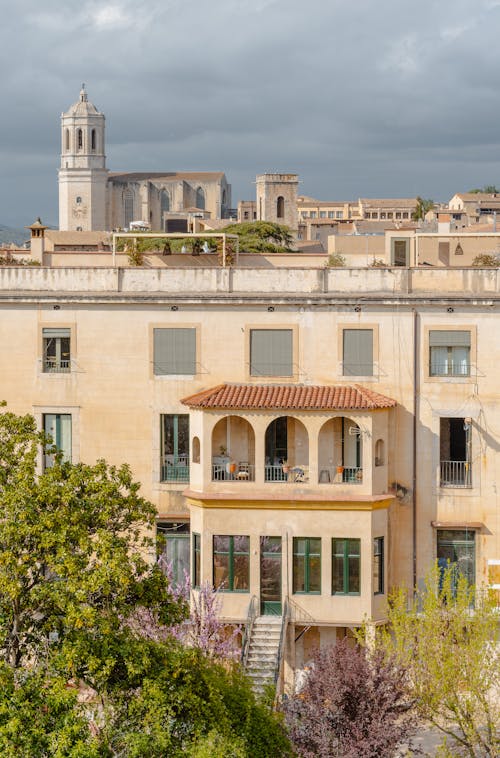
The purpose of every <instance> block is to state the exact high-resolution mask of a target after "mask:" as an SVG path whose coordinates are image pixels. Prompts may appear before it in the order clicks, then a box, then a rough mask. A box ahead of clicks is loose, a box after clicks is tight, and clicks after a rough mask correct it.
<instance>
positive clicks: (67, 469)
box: [0, 412, 289, 758]
mask: <svg viewBox="0 0 500 758" xmlns="http://www.w3.org/2000/svg"><path fill="white" fill-rule="evenodd" d="M45 452H48V453H50V455H51V458H52V459H53V465H52V466H50V467H48V468H46V470H45V471H44V472H43V473H39V472H38V471H37V465H36V464H37V460H38V458H39V456H40V455H41V454H43V453H45ZM139 488H140V485H139V484H138V483H137V482H134V481H133V479H132V476H131V472H130V469H129V468H128V467H127V466H126V465H123V466H119V467H114V466H109V465H108V464H106V462H105V461H98V462H97V463H96V464H95V465H93V466H89V465H86V464H75V465H73V464H70V463H64V462H63V461H62V459H61V455H60V454H58V453H57V452H56V451H55V449H54V447H53V446H52V445H51V441H50V440H49V439H47V437H46V436H45V435H44V434H43V433H41V432H39V431H37V429H36V424H35V420H34V419H33V417H31V416H29V415H28V416H16V415H15V414H12V413H6V412H4V413H0V754H1V755H2V756H6V757H7V758H11V757H12V758H32V756H37V755H40V756H42V755H47V756H57V758H63V756H64V758H68V756H71V757H72V758H97V757H99V758H108V757H109V758H111V757H112V756H123V758H125V757H126V758H142V757H143V756H144V755H148V756H149V757H150V758H163V756H165V755H168V756H173V757H175V756H184V755H189V754H190V750H191V747H193V746H194V745H197V749H198V752H200V751H201V750H203V749H205V748H206V744H204V738H205V737H207V735H208V734H209V733H211V732H214V734H215V735H216V737H215V736H214V739H216V738H217V739H216V741H218V743H220V744H224V742H226V744H227V745H228V746H231V749H232V750H233V748H234V750H233V751H236V750H239V749H240V748H241V746H242V745H243V747H244V750H245V754H248V755H250V754H251V749H252V748H251V746H252V744H253V741H254V740H256V744H257V745H258V750H259V753H258V754H259V755H262V756H263V758H267V757H269V758H271V757H273V758H274V756H282V755H287V754H288V752H289V745H288V741H287V738H286V736H285V734H284V731H283V728H282V725H281V723H280V721H279V719H278V718H277V717H276V716H275V714H273V713H272V711H271V710H270V709H269V708H266V707H265V706H264V705H262V704H260V703H258V702H257V701H256V699H255V697H254V695H253V693H252V690H251V686H250V684H249V682H248V681H247V679H246V677H244V675H243V674H242V673H241V672H240V671H239V669H238V667H237V666H236V665H229V664H225V665H221V664H218V663H216V662H214V660H213V659H211V658H210V657H209V656H208V655H207V654H206V653H205V651H203V650H201V649H200V648H199V647H198V648H194V647H192V648H188V647H185V646H184V645H182V644H181V643H180V642H178V641H177V640H176V639H174V637H173V636H172V634H170V633H169V634H166V635H165V636H164V637H158V638H155V639H152V638H150V637H149V636H148V635H145V634H144V633H143V630H142V629H137V625H136V623H135V622H136V620H137V618H141V614H142V616H144V614H146V615H147V616H148V617H150V618H152V619H154V622H155V624H156V626H157V627H159V628H171V627H175V626H178V625H179V624H180V622H181V621H182V620H183V619H185V618H186V616H187V604H186V602H185V601H184V600H183V599H182V597H180V596H179V595H178V593H176V592H175V591H173V590H172V589H171V588H170V586H169V581H168V578H167V577H166V576H165V575H164V573H163V572H162V571H161V569H160V567H159V566H158V565H157V564H156V562H154V561H151V560H150V558H151V556H153V555H154V544H153V540H152V537H151V533H152V527H153V524H154V519H155V509H154V507H153V505H152V504H151V503H148V502H147V501H145V500H144V499H143V498H141V497H140V495H139ZM233 737H234V739H233ZM207 739H208V737H207ZM205 743H206V740H205ZM242 749H243V748H242Z"/></svg>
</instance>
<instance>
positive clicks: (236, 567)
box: [213, 535, 250, 592]
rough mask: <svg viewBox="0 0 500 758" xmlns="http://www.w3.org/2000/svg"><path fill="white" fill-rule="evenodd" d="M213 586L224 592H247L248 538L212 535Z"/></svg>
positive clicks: (248, 574) (248, 571)
mask: <svg viewBox="0 0 500 758" xmlns="http://www.w3.org/2000/svg"><path fill="white" fill-rule="evenodd" d="M213 546H214V587H216V588H218V587H222V589H223V590H225V591H226V592H248V587H249V577H250V538H249V537H247V536H244V535H237V536H232V535H231V536H214V541H213Z"/></svg>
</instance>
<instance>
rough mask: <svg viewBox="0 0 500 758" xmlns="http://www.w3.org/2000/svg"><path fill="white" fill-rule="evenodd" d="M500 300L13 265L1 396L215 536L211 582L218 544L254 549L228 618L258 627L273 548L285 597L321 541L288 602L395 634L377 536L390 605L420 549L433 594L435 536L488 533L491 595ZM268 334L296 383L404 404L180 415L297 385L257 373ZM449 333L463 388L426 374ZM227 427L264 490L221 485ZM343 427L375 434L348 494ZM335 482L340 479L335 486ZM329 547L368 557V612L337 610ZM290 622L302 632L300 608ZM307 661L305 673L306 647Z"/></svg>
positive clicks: (392, 288)
mask: <svg viewBox="0 0 500 758" xmlns="http://www.w3.org/2000/svg"><path fill="white" fill-rule="evenodd" d="M499 303H500V275H499V274H498V271H497V270H488V271H482V270H478V269H458V268H456V269H445V268H438V269H433V270H430V269H426V268H420V269H403V268H388V269H354V268H352V269H330V270H328V269H324V268H321V269H319V268H318V269H309V270H308V269H301V268H276V269H273V268H269V269H266V268H239V269H233V270H223V269H221V268H220V267H212V268H201V267H200V268H193V267H185V268H180V267H179V268H162V269H140V268H128V269H112V268H104V269H98V268H53V269H49V268H15V267H14V268H10V267H2V268H1V269H0V309H1V318H0V360H1V365H2V375H1V378H0V397H1V398H2V399H5V400H6V401H7V403H8V409H9V410H12V411H14V412H16V413H26V412H31V413H34V414H35V416H36V418H37V419H38V420H39V422H40V423H41V422H42V418H43V414H45V413H64V414H71V416H72V450H73V459H74V460H83V461H86V462H89V463H91V462H93V461H95V460H96V459H97V458H99V457H104V458H106V459H107V460H108V461H109V462H110V463H115V464H119V463H121V462H123V461H127V462H129V463H130V464H131V466H132V470H133V473H134V476H135V477H136V478H137V479H138V480H139V481H140V482H141V483H142V489H141V492H142V494H143V495H144V496H145V497H147V498H149V499H151V500H152V501H153V503H154V504H155V505H156V507H157V509H158V513H159V515H160V516H162V517H165V518H167V517H168V518H170V519H182V518H185V519H187V518H188V517H189V514H190V512H191V518H192V521H193V528H194V529H198V530H199V532H200V534H202V535H203V543H202V566H203V578H204V579H208V580H212V555H211V542H210V540H211V537H212V536H213V535H214V534H236V535H238V534H246V535H248V536H249V537H250V543H251V555H250V561H251V579H250V583H251V587H250V589H249V592H243V593H234V594H231V593H226V594H225V596H224V613H225V614H226V616H227V618H237V619H239V620H240V621H243V620H244V619H245V617H246V612H247V609H248V603H249V600H250V597H251V595H252V593H254V592H255V591H256V590H257V591H258V590H259V587H258V582H259V579H258V565H257V560H258V558H257V557H256V553H255V551H256V550H257V553H258V540H259V537H260V536H263V535H269V536H282V538H283V540H284V541H286V540H288V545H287V547H286V550H285V548H284V549H283V556H284V557H283V560H285V557H286V560H287V564H286V566H285V562H284V563H283V582H284V584H283V594H284V595H285V593H286V592H287V588H289V583H290V577H291V576H292V573H291V572H292V568H291V565H292V563H293V561H292V563H291V554H290V549H291V547H290V541H292V543H293V537H294V536H295V537H318V538H321V540H322V563H321V576H322V589H321V593H320V594H319V595H314V596H312V595H311V596H306V595H304V596H302V595H301V596H300V597H295V596H293V597H292V598H291V599H292V600H293V602H295V603H296V604H297V605H298V606H299V608H302V609H303V610H304V613H305V612H307V614H309V616H312V617H313V619H314V620H315V621H316V623H317V624H318V625H319V626H320V627H322V628H323V627H324V626H325V625H328V624H329V625H332V626H335V625H337V626H338V628H339V629H340V628H341V627H344V626H345V627H347V626H352V625H355V624H358V623H361V622H362V620H363V618H364V616H365V614H366V615H368V616H369V617H370V618H372V619H374V620H375V621H377V620H382V619H383V598H377V597H374V595H373V592H372V588H371V574H372V570H373V561H372V556H371V545H372V540H373V538H374V537H380V536H383V537H384V538H385V546H386V581H387V584H386V588H387V589H388V588H389V587H391V586H394V585H400V584H406V585H407V586H411V584H412V581H413V546H414V544H415V545H416V577H417V580H418V581H421V580H422V578H423V576H424V575H425V573H426V571H427V570H428V569H429V566H430V565H431V563H432V561H433V560H434V559H435V557H436V550H437V531H438V530H439V529H441V530H446V529H447V530H455V531H457V530H465V529H467V530H468V532H469V534H473V535H474V539H475V547H474V576H475V579H476V581H477V582H487V581H488V580H489V572H490V566H489V563H488V561H492V560H498V559H500V525H499V512H498V502H497V496H496V490H497V482H498V480H499V476H500V470H499V469H500V465H499V460H500V459H499V455H498V449H499V430H500V415H499V414H500V412H499V409H498V378H497V377H498V372H497V365H496V364H497V362H498V360H497V356H498V337H497V332H498V329H497V326H498V312H497V308H498V305H499ZM54 327H58V328H64V329H69V330H70V334H71V363H70V370H69V371H67V372H61V373H47V372H45V371H44V370H43V360H42V359H43V340H42V335H43V331H42V330H43V329H44V328H54ZM162 327H165V328H168V327H178V328H192V329H194V330H195V331H196V345H197V349H196V370H195V373H194V374H193V375H181V376H178V375H175V376H165V375H163V376H159V375H156V374H155V371H154V352H153V329H154V328H162ZM256 327H257V328H262V329H266V328H271V329H279V328H291V329H292V330H293V333H294V340H293V344H294V348H293V366H294V376H293V377H291V378H289V379H288V380H287V381H288V383H290V382H292V383H299V384H318V385H332V384H341V385H345V384H360V385H361V386H363V387H366V388H369V389H372V390H375V391H376V392H379V393H381V394H383V395H386V396H388V397H389V398H393V399H394V400H395V401H397V405H396V407H395V408H393V409H387V410H377V411H367V410H363V411H349V412H347V411H346V412H343V413H339V412H338V411H331V412H326V411H321V412H316V411H314V412H313V411H304V410H293V409H288V408H285V409H283V410H280V411H277V412H274V411H273V412H271V411H262V410H259V409H258V408H256V409H254V410H252V411H250V412H243V411H238V410H235V411H231V412H230V413H229V412H228V413H225V412H223V411H217V412H212V411H210V412H207V411H200V410H196V411H194V410H193V411H190V410H189V408H188V407H187V406H186V405H184V404H183V403H182V402H181V400H182V399H183V398H185V397H186V396H189V395H192V394H193V393H196V392H198V391H201V390H205V389H208V388H210V387H213V386H215V385H218V384H220V383H222V382H235V383H250V384H254V383H258V384H262V383H276V382H283V381H284V380H283V378H276V377H259V378H256V377H252V376H251V375H250V374H249V365H248V361H249V358H248V356H249V329H250V328H256ZM345 329H350V330H356V329H362V330H365V331H366V330H371V332H372V335H373V343H372V345H373V366H372V372H371V374H370V375H366V376H347V375H345V374H344V366H343V330H345ZM440 330H443V331H445V332H452V331H453V330H455V331H458V332H460V333H467V334H468V335H469V339H470V354H469V361H468V364H467V371H464V372H462V373H458V374H457V375H437V376H432V375H431V364H430V345H431V342H430V339H431V337H430V334H431V332H436V331H440ZM415 354H416V357H417V362H416V364H415V363H414V356H415ZM285 383H286V382H285ZM162 414H189V415H190V423H191V431H190V436H191V442H192V438H193V437H194V436H197V437H198V439H199V440H200V462H199V463H195V462H191V481H190V483H189V488H190V492H189V501H190V502H191V506H189V503H188V502H187V500H186V495H184V494H183V493H184V491H185V490H186V487H187V486H188V483H187V482H180V481H179V482H175V481H162V455H161V435H160V425H161V416H162ZM283 415H284V416H288V417H289V418H290V419H292V420H293V424H294V430H295V431H294V433H293V444H292V442H290V453H289V454H290V458H291V460H290V463H293V464H296V465H298V466H299V467H302V468H303V469H304V470H305V472H306V475H305V477H304V479H303V480H302V481H292V480H287V481H277V482H266V481H265V477H264V474H263V468H264V459H265V434H266V428H267V426H268V424H269V423H270V422H271V421H272V420H273V419H274V418H276V417H277V416H283ZM227 416H235V417H237V421H235V422H234V427H232V428H233V436H232V442H231V444H230V445H228V448H229V450H230V452H231V454H232V455H233V454H234V457H235V459H236V460H237V461H240V460H246V461H249V462H250V463H251V465H254V467H255V481H252V480H249V479H242V480H238V481H232V480H220V479H215V481H212V465H213V461H214V457H216V456H217V455H219V453H220V446H221V444H223V443H222V442H221V441H220V440H221V439H223V437H221V436H220V432H221V428H222V427H221V426H217V424H218V423H219V422H221V421H222V422H223V423H226V422H225V421H224V419H225V418H226V417H227ZM340 416H344V417H348V418H350V419H351V420H352V421H355V423H357V424H358V426H359V429H360V434H361V437H362V443H361V444H362V463H361V466H360V468H362V478H361V479H360V480H355V481H352V482H350V483H346V482H344V481H340V480H339V479H335V473H334V471H333V469H334V468H335V467H336V465H337V464H338V459H337V450H338V447H336V446H338V441H339V436H338V434H339V431H338V428H339V427H338V423H339V422H338V419H339V417H340ZM414 418H415V419H416V421H415V425H414ZM446 419H455V420H458V421H457V424H458V430H459V432H460V425H461V424H463V423H467V425H468V428H469V430H470V437H469V443H468V444H470V448H469V452H470V456H469V458H468V461H467V476H468V477H469V478H468V479H467V481H465V482H464V481H462V484H461V485H460V484H459V485H458V486H456V485H454V484H453V482H451V483H450V482H448V483H447V486H444V485H443V482H442V468H441V461H442V460H443V454H444V453H443V450H444V447H443V445H444V443H443V428H444V426H445V425H446V423H447V422H446V421H444V422H443V420H446ZM466 420H467V421H466ZM231 424H233V422H231ZM249 428H251V430H252V434H250V433H249ZM304 430H305V431H304ZM414 431H415V441H416V461H417V467H416V471H415V472H414V471H413V449H414V448H413V445H414ZM290 439H291V440H292V436H291V437H290ZM380 439H382V440H383V441H384V443H385V444H384V448H385V449H384V453H383V455H382V456H380V453H379V452H377V450H378V448H377V442H378V440H380ZM250 440H253V441H250ZM299 443H300V444H299ZM231 448H233V449H232V450H231ZM448 448H449V445H448ZM448 455H451V453H450V452H449V451H448ZM376 458H382V463H381V464H377V462H376ZM252 461H253V462H252ZM329 469H331V473H330V476H329V479H328V477H326V475H325V474H322V472H324V471H327V470H329ZM461 470H462V472H463V470H464V466H463V465H462V467H461ZM414 474H415V477H416V478H415V481H416V491H415V492H414ZM464 485H465V486H464ZM414 497H415V502H414ZM414 506H415V508H416V510H415V511H414V510H413V509H414ZM414 518H415V523H416V533H415V534H414V533H413V526H412V525H413V519H414ZM333 537H350V538H353V539H360V540H361V546H362V548H361V549H362V554H361V573H362V590H361V593H360V595H359V596H356V597H337V596H335V597H332V594H331V540H332V538H333ZM309 616H307V615H305V617H306V618H309ZM294 623H296V624H300V613H299V611H297V617H296V619H295V621H294ZM318 634H320V636H321V634H323V632H322V631H321V632H318ZM311 639H312V638H311ZM325 639H326V637H325ZM308 644H309V643H308ZM311 644H312V643H311ZM297 654H298V655H299V657H300V656H305V657H307V650H306V652H304V650H302V652H300V654H299V653H297Z"/></svg>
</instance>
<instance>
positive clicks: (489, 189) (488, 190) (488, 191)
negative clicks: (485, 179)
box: [469, 184, 500, 195]
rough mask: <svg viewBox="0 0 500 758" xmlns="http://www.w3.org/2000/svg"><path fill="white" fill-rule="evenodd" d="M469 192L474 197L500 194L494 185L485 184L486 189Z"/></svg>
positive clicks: (481, 188)
mask: <svg viewBox="0 0 500 758" xmlns="http://www.w3.org/2000/svg"><path fill="white" fill-rule="evenodd" d="M469 192H470V193H471V194H473V195H478V194H482V193H484V194H486V195H498V194H499V193H500V190H499V189H497V188H496V186H495V185H494V184H485V185H484V187H480V188H479V189H471V190H469Z"/></svg>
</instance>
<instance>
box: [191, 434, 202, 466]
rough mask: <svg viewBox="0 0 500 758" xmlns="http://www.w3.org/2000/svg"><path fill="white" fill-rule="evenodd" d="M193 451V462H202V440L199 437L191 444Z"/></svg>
mask: <svg viewBox="0 0 500 758" xmlns="http://www.w3.org/2000/svg"><path fill="white" fill-rule="evenodd" d="M191 449H192V451H193V452H192V454H191V455H192V461H193V463H199V462H200V438H199V437H193V441H192V443H191Z"/></svg>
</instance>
